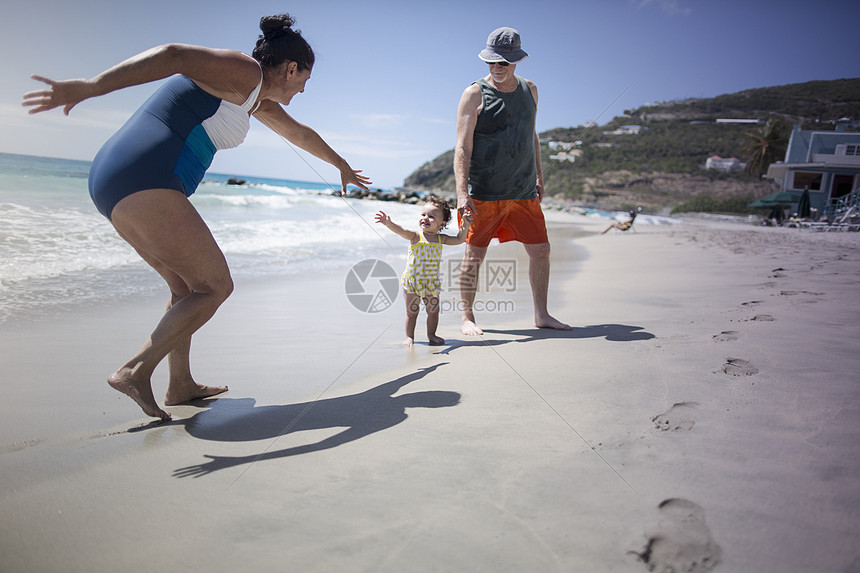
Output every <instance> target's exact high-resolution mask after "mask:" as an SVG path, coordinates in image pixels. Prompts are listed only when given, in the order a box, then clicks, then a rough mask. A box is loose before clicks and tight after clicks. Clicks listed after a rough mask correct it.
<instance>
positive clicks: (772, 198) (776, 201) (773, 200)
mask: <svg viewBox="0 0 860 573" xmlns="http://www.w3.org/2000/svg"><path fill="white" fill-rule="evenodd" d="M800 195H801V193H800V191H780V192H779V193H771V194H770V195H765V196H764V197H762V198H761V199H756V200H755V201H753V202H752V203H750V204H749V207H751V208H755V207H779V206H781V205H792V204H794V203H797V202H798V201H799V200H800Z"/></svg>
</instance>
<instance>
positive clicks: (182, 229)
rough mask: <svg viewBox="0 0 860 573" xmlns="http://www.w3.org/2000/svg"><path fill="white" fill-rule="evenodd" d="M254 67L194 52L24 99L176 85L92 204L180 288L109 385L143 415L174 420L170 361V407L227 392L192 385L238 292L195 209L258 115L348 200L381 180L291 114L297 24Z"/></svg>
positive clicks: (49, 103)
mask: <svg viewBox="0 0 860 573" xmlns="http://www.w3.org/2000/svg"><path fill="white" fill-rule="evenodd" d="M260 29H261V31H262V35H260V36H259V38H258V40H257V43H256V47H255V48H254V50H253V52H252V56H247V55H245V54H243V53H241V52H236V51H232V50H216V49H210V48H205V47H200V46H192V45H185V44H167V45H162V46H158V47H155V48H152V49H150V50H147V51H145V52H143V53H141V54H138V55H136V56H134V57H132V58H130V59H128V60H125V61H124V62H122V63H120V64H117V65H116V66H114V67H112V68H110V69H109V70H106V71H104V72H102V73H101V74H99V75H97V76H95V77H94V78H92V79H89V80H82V79H78V80H66V81H54V80H50V79H48V78H44V77H40V76H33V79H35V80H38V81H40V82H43V83H45V84H47V85H48V87H47V88H46V89H43V90H38V91H33V92H30V93H28V94H26V95H24V101H23V105H25V106H29V107H30V108H31V109H30V113H31V114H32V113H38V112H43V111H48V110H50V109H54V108H57V107H61V108H62V109H63V112H64V113H65V114H66V115H68V114H69V112H70V111H71V110H72V108H73V107H75V106H76V105H77V104H79V103H81V102H82V101H84V100H86V99H88V98H92V97H96V96H101V95H104V94H107V93H110V92H113V91H116V90H120V89H123V88H126V87H129V86H134V85H139V84H144V83H148V82H153V81H156V80H161V79H164V78H170V79H169V80H167V82H165V83H164V84H163V85H162V86H161V87H160V88H159V89H158V90H157V91H156V92H155V94H154V95H152V96H151V97H150V98H149V100H148V101H147V102H146V103H144V104H143V106H142V107H141V108H140V109H139V110H138V111H137V112H136V113H135V114H134V115H132V117H131V118H130V119H129V120H128V122H127V123H126V124H125V125H124V126H123V127H122V128H120V130H119V131H118V132H117V133H116V134H115V135H114V136H113V137H111V138H110V139H109V140H108V141H107V143H105V145H104V147H102V149H101V150H100V151H99V153H98V154H97V155H96V157H95V159H94V160H93V164H92V168H91V169H90V179H89V187H90V195H91V197H92V199H93V202H94V203H95V205H96V207H97V208H98V210H99V211H100V212H101V213H102V215H104V216H105V217H107V219H108V220H109V221H110V222H111V223H112V224H113V226H114V228H115V229H116V232H117V233H118V234H119V235H120V237H122V238H123V239H124V240H125V241H127V242H128V243H129V244H130V245H131V246H132V247H133V248H134V249H135V250H136V251H137V252H138V253H139V254H140V256H141V257H142V258H143V260H144V261H146V262H147V263H148V264H149V265H150V266H152V268H154V269H155V270H156V271H157V272H158V273H159V274H160V275H161V276H162V278H164V280H165V281H166V282H167V285H168V287H169V288H170V293H171V298H170V302H169V304H168V306H167V311H166V313H165V314H164V316H163V318H162V319H161V321H160V322H159V323H158V325H157V326H156V328H155V330H154V331H153V332H152V334H151V335H150V337H149V339H148V340H147V341H146V342H145V343H144V345H143V347H142V348H141V349H140V350H139V351H138V352H137V354H135V355H134V356H133V357H132V358H131V359H130V360H129V361H128V362H126V363H125V364H123V365H122V366H121V367H120V368H119V369H118V370H117V371H116V372H114V373H113V374H111V375H110V377H109V378H108V383H109V384H110V385H111V386H112V387H113V388H115V389H116V390H119V391H120V392H122V393H124V394H126V395H128V396H129V397H131V398H132V399H133V400H134V401H135V402H137V403H138V405H140V407H141V408H142V409H143V411H144V412H145V413H146V414H147V415H149V416H153V417H155V418H160V419H162V420H169V419H170V414H168V413H167V412H165V411H164V410H162V409H161V408H160V407H159V406H158V404H157V402H156V401H155V398H154V396H153V392H152V383H151V380H150V378H151V376H152V373H153V371H154V370H155V367H156V365H157V364H158V363H160V362H161V361H162V360H163V359H164V358H165V357H167V361H168V364H169V371H170V374H169V382H168V388H167V395H166V398H165V401H164V403H165V404H166V405H168V406H173V405H176V404H182V403H185V402H189V401H191V400H194V399H197V398H205V397H209V396H214V395H216V394H220V393H222V392H226V391H227V387H226V386H203V385H201V384H198V383H196V382H195V381H194V379H193V377H192V376H191V367H190V361H189V353H190V350H191V335H192V334H194V332H196V331H197V330H198V329H199V328H200V327H201V326H203V325H204V324H205V323H206V322H207V321H208V320H209V319H210V318H212V316H213V314H215V311H216V310H217V309H218V307H219V306H221V303H223V302H224V301H225V300H226V299H227V297H228V296H229V295H230V293H231V292H232V291H233V281H232V278H231V276H230V270H229V268H228V267H227V261H226V260H225V258H224V255H223V253H222V252H221V249H220V248H219V247H218V245H217V243H216V242H215V239H214V238H213V237H212V233H211V232H210V230H209V228H208V227H207V226H206V224H205V223H204V222H203V220H202V218H201V217H200V215H199V213H198V212H197V210H196V209H195V208H194V206H193V205H192V204H191V202H190V201H189V200H188V196H190V195H191V194H192V193H194V191H195V189H196V188H197V185H198V184H199V183H200V181H201V180H202V178H203V175H204V172H205V171H206V169H207V168H208V167H209V165H210V163H211V162H212V157H213V155H214V154H215V151H216V150H219V149H227V148H232V147H236V146H238V145H239V144H240V143H242V141H243V140H244V139H245V136H246V135H247V133H248V130H249V129H250V121H249V117H250V116H251V115H253V116H254V117H256V118H257V119H258V120H259V121H260V122H261V123H263V124H264V125H266V126H267V127H269V128H270V129H271V130H272V131H274V132H275V133H277V134H279V135H281V136H283V137H285V138H286V139H287V140H289V141H290V142H292V143H294V144H295V145H297V146H298V147H301V148H302V149H304V150H305V151H307V152H309V153H311V154H313V155H315V156H316V157H318V158H320V159H322V160H323V161H326V162H327V163H330V164H332V165H333V166H335V167H336V168H337V169H338V170H339V171H340V177H341V188H342V190H343V191H344V192H345V191H346V187H347V185H348V184H353V185H357V186H358V187H361V188H363V189H367V186H366V185H367V184H368V183H370V180H369V179H368V178H367V177H365V176H364V175H361V171H360V170H353V169H352V168H351V167H350V166H349V164H348V163H347V162H346V161H345V160H344V159H343V158H342V157H340V156H339V155H338V154H337V153H335V151H334V150H333V149H332V148H331V147H329V146H328V144H327V143H326V142H325V141H323V139H322V138H321V137H320V136H319V135H318V134H317V133H316V132H315V131H314V130H313V129H311V128H309V127H307V126H305V125H302V124H301V123H299V122H297V121H296V120H295V119H293V118H292V117H291V116H290V115H288V114H287V113H286V112H285V111H284V109H283V107H281V106H286V105H289V103H290V101H291V100H292V98H293V96H295V95H296V94H298V93H302V92H303V91H304V89H305V83H306V82H307V81H308V78H310V75H311V70H312V68H313V65H314V53H313V50H312V49H311V47H310V45H309V44H308V43H307V41H306V40H305V39H304V38H303V37H302V36H301V32H299V31H296V30H293V19H292V18H290V16H289V15H286V14H281V15H277V16H269V17H264V18H262V19H261V20H260Z"/></svg>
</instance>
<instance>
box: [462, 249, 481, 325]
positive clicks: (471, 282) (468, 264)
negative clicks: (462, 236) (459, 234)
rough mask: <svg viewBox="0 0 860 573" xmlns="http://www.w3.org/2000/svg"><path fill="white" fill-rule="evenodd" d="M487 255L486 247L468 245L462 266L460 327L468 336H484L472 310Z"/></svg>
mask: <svg viewBox="0 0 860 573" xmlns="http://www.w3.org/2000/svg"><path fill="white" fill-rule="evenodd" d="M486 255H487V248H486V247H474V246H472V245H470V244H469V243H466V251H465V253H463V263H462V265H461V266H460V303H461V304H462V305H463V322H462V324H461V325H460V332H462V333H463V334H465V335H466V336H480V335H482V334H484V331H483V330H481V329H480V328H478V325H477V324H475V313H474V312H473V310H472V308H473V306H474V304H475V294H476V293H477V291H478V272H479V271H480V270H481V263H482V262H483V261H484V257H485V256H486Z"/></svg>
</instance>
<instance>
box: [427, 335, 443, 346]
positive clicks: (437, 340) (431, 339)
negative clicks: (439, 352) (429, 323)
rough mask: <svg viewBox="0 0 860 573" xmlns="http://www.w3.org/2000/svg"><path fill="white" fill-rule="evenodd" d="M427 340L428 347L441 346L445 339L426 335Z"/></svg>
mask: <svg viewBox="0 0 860 573" xmlns="http://www.w3.org/2000/svg"><path fill="white" fill-rule="evenodd" d="M427 339H428V340H429V344H430V346H442V345H443V344H445V339H444V338H441V337H439V336H436V335H435V334H433V335H427Z"/></svg>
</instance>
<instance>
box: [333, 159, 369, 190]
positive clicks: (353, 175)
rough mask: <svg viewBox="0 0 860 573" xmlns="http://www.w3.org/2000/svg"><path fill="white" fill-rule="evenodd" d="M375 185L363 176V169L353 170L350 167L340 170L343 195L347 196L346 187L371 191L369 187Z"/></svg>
mask: <svg viewBox="0 0 860 573" xmlns="http://www.w3.org/2000/svg"><path fill="white" fill-rule="evenodd" d="M371 183H373V181H371V180H370V178H369V177H367V176H366V175H361V169H352V168H351V167H349V166H348V165H347V166H346V167H344V168H342V169H341V170H340V192H341V195H346V186H347V185H350V184H351V185H355V186H356V187H361V188H362V189H364V190H365V191H370V189H368V188H367V186H368V185H370V184H371Z"/></svg>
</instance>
